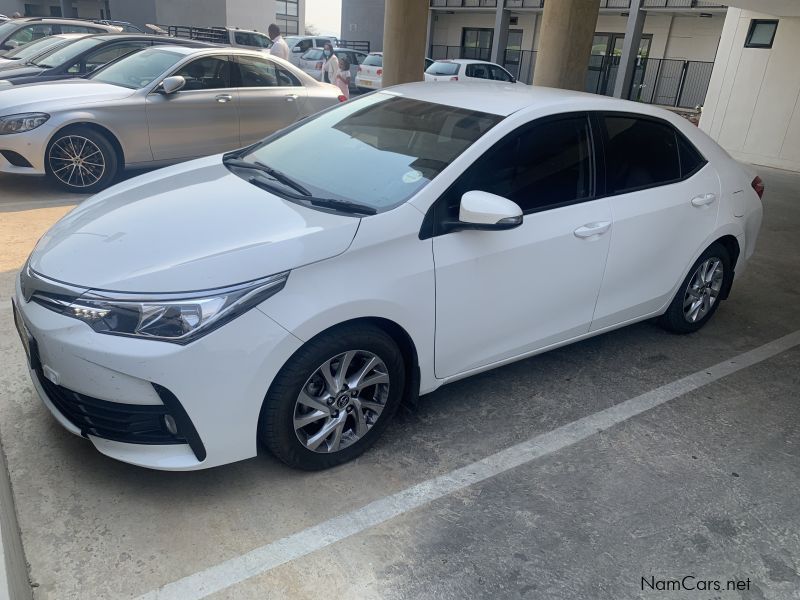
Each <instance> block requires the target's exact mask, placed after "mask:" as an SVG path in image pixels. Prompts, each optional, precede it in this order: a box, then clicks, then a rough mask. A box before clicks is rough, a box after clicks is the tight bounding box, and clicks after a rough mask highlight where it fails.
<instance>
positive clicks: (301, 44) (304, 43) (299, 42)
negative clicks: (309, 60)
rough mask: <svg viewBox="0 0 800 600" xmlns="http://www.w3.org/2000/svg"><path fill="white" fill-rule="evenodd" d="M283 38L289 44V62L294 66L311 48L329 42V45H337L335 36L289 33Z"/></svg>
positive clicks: (323, 45) (322, 45) (319, 46)
mask: <svg viewBox="0 0 800 600" xmlns="http://www.w3.org/2000/svg"><path fill="white" fill-rule="evenodd" d="M283 39H284V41H285V42H286V45H287V46H289V62H291V63H292V64H293V65H295V66H297V65H299V64H300V58H301V57H302V56H303V54H305V53H306V52H308V51H309V50H310V49H311V48H324V47H325V44H330V45H331V46H338V45H339V44H338V40H337V39H336V38H335V37H331V36H326V35H321V36H314V35H290V36H288V37H285V38H283Z"/></svg>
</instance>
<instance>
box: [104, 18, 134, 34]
mask: <svg viewBox="0 0 800 600" xmlns="http://www.w3.org/2000/svg"><path fill="white" fill-rule="evenodd" d="M100 23H103V24H104V25H113V26H114V27H119V29H120V31H122V32H123V33H145V32H144V31H142V30H141V29H140V28H139V27H137V26H136V25H134V24H133V23H130V22H128V21H109V20H108V19H103V20H101V21H100Z"/></svg>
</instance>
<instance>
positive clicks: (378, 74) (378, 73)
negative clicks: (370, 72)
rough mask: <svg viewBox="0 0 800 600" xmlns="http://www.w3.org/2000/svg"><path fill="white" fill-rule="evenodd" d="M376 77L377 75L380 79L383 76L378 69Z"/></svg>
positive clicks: (381, 71) (381, 70)
mask: <svg viewBox="0 0 800 600" xmlns="http://www.w3.org/2000/svg"><path fill="white" fill-rule="evenodd" d="M376 75H377V76H378V77H382V76H383V69H378V71H377V73H376Z"/></svg>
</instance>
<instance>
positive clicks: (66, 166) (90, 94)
mask: <svg viewBox="0 0 800 600" xmlns="http://www.w3.org/2000/svg"><path fill="white" fill-rule="evenodd" d="M340 94H341V92H340V91H339V89H338V88H337V87H335V86H333V85H330V84H326V83H320V82H318V81H314V80H313V79H312V78H311V77H309V76H308V75H306V74H305V73H303V72H302V71H300V70H299V69H297V68H296V67H294V66H293V65H291V64H289V63H288V62H286V61H282V60H280V59H277V58H274V57H271V56H268V55H265V54H263V53H261V52H256V51H251V50H243V49H235V48H200V49H198V48H185V47H180V46H170V47H163V46H159V47H157V48H148V49H146V50H142V51H140V52H137V53H135V54H131V55H129V56H127V57H124V58H122V59H120V60H118V61H116V62H113V63H111V64H109V65H108V66H107V67H105V68H103V69H102V70H100V71H98V72H96V73H94V74H92V75H91V76H90V77H88V78H86V79H77V80H70V81H63V82H61V81H60V82H52V83H42V84H33V85H23V86H19V87H14V88H0V171H3V172H7V173H18V174H30V175H41V174H45V173H46V174H47V175H49V176H50V177H51V178H52V179H53V180H55V181H56V182H57V183H59V184H60V185H62V186H63V187H64V188H66V189H68V190H70V191H74V192H83V193H87V192H96V191H99V190H101V189H103V188H105V187H108V186H109V185H111V183H113V181H114V179H115V178H116V176H117V175H118V174H119V172H120V171H121V170H122V169H125V168H138V167H151V166H161V165H165V164H170V163H175V162H179V161H183V160H188V159H191V158H195V157H198V156H205V155H209V154H216V153H219V152H225V151H228V150H232V149H234V148H239V147H243V146H248V145H250V144H252V143H254V142H257V141H258V140H260V139H262V138H263V137H265V136H267V135H269V134H270V133H273V132H275V131H277V130H279V129H282V128H284V127H286V126H287V125H290V124H291V123H293V122H295V121H297V120H299V119H301V118H303V117H306V116H308V115H311V114H313V113H316V112H318V111H320V110H322V109H324V108H327V107H329V106H332V105H334V104H336V103H337V102H340V101H343V100H344V97H343V96H341V95H340Z"/></svg>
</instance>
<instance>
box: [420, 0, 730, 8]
mask: <svg viewBox="0 0 800 600" xmlns="http://www.w3.org/2000/svg"><path fill="white" fill-rule="evenodd" d="M498 2H501V3H502V2H503V0H431V7H433V8H497V5H498ZM544 2H545V0H505V4H504V6H505V7H506V8H508V9H514V8H534V9H535V8H543V7H544ZM643 5H644V8H726V6H725V5H724V4H720V3H719V2H713V1H712V0H644V3H643ZM630 7H631V0H600V8H610V9H614V10H629V9H630Z"/></svg>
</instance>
